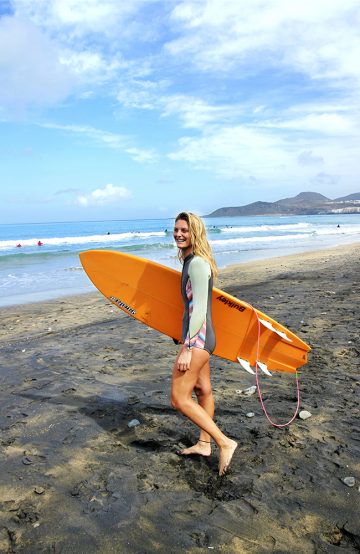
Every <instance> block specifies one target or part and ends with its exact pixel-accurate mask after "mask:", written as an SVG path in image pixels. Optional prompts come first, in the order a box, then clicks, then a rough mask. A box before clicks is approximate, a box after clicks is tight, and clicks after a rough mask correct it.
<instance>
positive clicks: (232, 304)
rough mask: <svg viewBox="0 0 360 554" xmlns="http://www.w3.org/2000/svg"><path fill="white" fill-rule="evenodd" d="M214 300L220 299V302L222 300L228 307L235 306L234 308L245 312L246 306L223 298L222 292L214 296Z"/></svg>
mask: <svg viewBox="0 0 360 554" xmlns="http://www.w3.org/2000/svg"><path fill="white" fill-rule="evenodd" d="M216 300H220V302H223V303H224V304H226V306H229V308H235V309H236V310H239V312H245V310H246V308H245V306H239V304H236V302H232V301H231V300H229V299H228V298H225V296H223V295H222V294H221V295H220V296H218V297H217V298H216Z"/></svg>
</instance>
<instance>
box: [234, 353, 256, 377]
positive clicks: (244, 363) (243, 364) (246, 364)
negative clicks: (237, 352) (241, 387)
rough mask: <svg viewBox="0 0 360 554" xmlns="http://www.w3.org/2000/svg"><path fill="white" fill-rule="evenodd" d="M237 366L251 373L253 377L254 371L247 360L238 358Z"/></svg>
mask: <svg viewBox="0 0 360 554" xmlns="http://www.w3.org/2000/svg"><path fill="white" fill-rule="evenodd" d="M238 361H239V364H240V365H241V367H243V368H244V369H245V371H247V372H248V373H251V375H255V371H254V370H253V368H252V367H251V365H250V363H249V362H248V361H247V360H243V359H242V358H239V357H238Z"/></svg>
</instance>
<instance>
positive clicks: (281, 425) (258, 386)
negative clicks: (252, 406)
mask: <svg viewBox="0 0 360 554" xmlns="http://www.w3.org/2000/svg"><path fill="white" fill-rule="evenodd" d="M251 308H252V309H253V312H254V314H255V316H256V319H257V323H258V338H257V347H256V364H255V379H256V387H257V391H258V395H259V398H260V403H261V407H262V409H263V412H264V414H265V416H266V419H267V420H268V421H269V423H270V424H271V425H273V426H274V427H277V428H278V429H281V428H283V427H287V426H289V425H291V423H292V422H293V421H294V419H295V418H296V416H297V414H298V412H299V408H300V385H299V377H298V373H297V371H296V372H295V375H296V377H295V380H296V394H297V405H296V410H295V413H294V415H293V416H292V418H291V419H289V421H288V422H287V423H281V424H279V423H275V422H274V421H272V419H271V417H270V416H269V414H268V413H267V410H266V407H265V404H264V400H263V397H262V394H261V389H260V382H259V368H258V361H259V356H260V329H261V324H260V319H259V316H258V314H257V311H256V310H255V308H254V307H253V306H251Z"/></svg>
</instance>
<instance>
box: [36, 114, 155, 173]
mask: <svg viewBox="0 0 360 554" xmlns="http://www.w3.org/2000/svg"><path fill="white" fill-rule="evenodd" d="M41 127H45V128H47V129H57V130H60V131H64V132H67V133H72V134H77V135H83V136H85V137H87V138H90V139H91V140H94V141H96V142H99V143H101V144H103V145H105V146H107V147H108V148H112V149H115V150H121V151H122V152H124V153H126V154H128V155H129V156H130V158H131V159H133V160H134V161H136V162H139V163H144V162H153V161H155V160H156V159H157V154H156V152H155V151H154V150H153V149H142V148H137V147H135V146H134V145H133V139H131V138H130V137H128V136H126V135H120V134H116V133H111V132H110V131H104V130H103V129H96V128H95V127H91V126H90V125H61V124H57V123H42V124H41Z"/></svg>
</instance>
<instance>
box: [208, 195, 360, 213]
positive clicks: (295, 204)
mask: <svg viewBox="0 0 360 554" xmlns="http://www.w3.org/2000/svg"><path fill="white" fill-rule="evenodd" d="M332 213H360V192H357V193H355V194H350V195H349V196H344V197H342V198H336V199H335V200H331V199H330V198H327V197H326V196H323V195H322V194H319V193H318V192H300V194H298V195H297V196H294V197H293V198H283V199H281V200H277V201H276V202H261V201H258V202H252V203H251V204H246V205H245V206H231V207H224V208H219V209H217V210H215V211H214V212H212V213H211V214H208V215H205V216H204V217H235V216H246V215H317V214H332Z"/></svg>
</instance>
